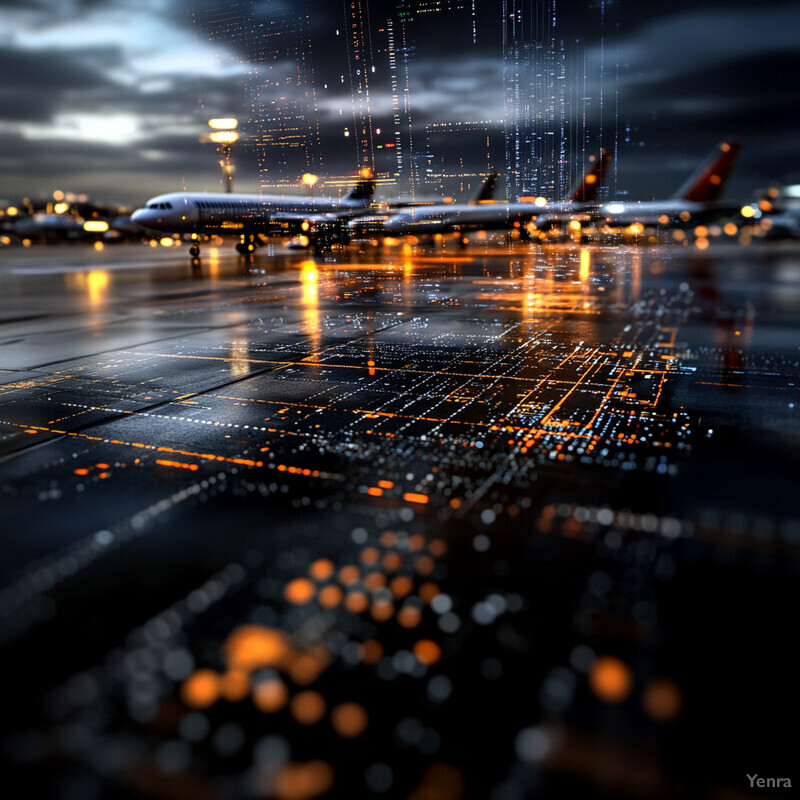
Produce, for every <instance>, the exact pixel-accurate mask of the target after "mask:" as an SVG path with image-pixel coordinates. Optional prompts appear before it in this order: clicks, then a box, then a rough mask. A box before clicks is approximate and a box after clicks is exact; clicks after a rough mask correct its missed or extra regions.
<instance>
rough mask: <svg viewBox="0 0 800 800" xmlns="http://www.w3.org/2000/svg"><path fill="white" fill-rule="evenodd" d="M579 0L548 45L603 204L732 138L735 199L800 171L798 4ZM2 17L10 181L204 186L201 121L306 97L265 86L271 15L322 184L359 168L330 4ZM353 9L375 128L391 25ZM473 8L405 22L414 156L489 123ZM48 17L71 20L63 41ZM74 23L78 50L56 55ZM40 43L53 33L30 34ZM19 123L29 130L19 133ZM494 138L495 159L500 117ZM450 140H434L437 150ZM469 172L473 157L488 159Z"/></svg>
mask: <svg viewBox="0 0 800 800" xmlns="http://www.w3.org/2000/svg"><path fill="white" fill-rule="evenodd" d="M531 2H532V3H533V2H534V0H531ZM579 5H580V8H578V7H577V5H569V6H568V5H567V4H565V3H563V2H561V3H559V4H558V14H557V27H556V32H557V33H556V35H557V38H560V39H563V40H564V46H565V57H566V62H567V81H568V85H569V87H570V88H569V93H570V100H571V105H570V106H569V108H568V115H569V124H568V126H567V128H568V130H570V131H572V132H573V133H572V134H571V136H570V148H571V149H570V153H569V157H570V164H571V167H570V168H571V169H572V170H573V171H579V170H580V169H582V166H583V164H582V161H583V158H584V155H585V154H586V153H587V152H591V151H593V150H596V149H597V148H599V147H600V145H601V144H602V145H605V146H614V147H615V148H616V150H617V153H618V159H617V163H616V164H615V165H614V166H613V169H612V177H611V181H610V184H611V192H612V193H613V192H615V191H627V192H629V196H632V197H649V196H653V195H663V194H669V193H671V191H672V190H673V189H675V188H676V186H677V185H679V184H680V183H681V182H682V181H683V179H684V178H685V177H686V175H687V174H688V173H690V172H691V171H692V170H693V169H694V168H695V167H696V165H697V163H698V162H699V161H700V160H701V159H702V158H704V157H705V156H706V155H707V153H708V152H709V151H710V150H711V148H712V147H714V146H715V144H716V143H717V142H718V141H719V140H721V139H722V138H723V137H725V136H731V135H736V136H738V137H739V138H741V139H742V140H743V142H744V144H745V148H744V150H743V153H742V157H741V162H740V164H739V165H738V166H737V169H736V171H735V173H734V182H733V185H732V186H731V190H732V191H734V190H736V191H742V192H746V191H747V190H748V187H750V188H752V187H753V186H755V185H757V184H758V185H761V184H763V183H764V182H765V181H768V180H772V179H774V178H775V177H776V176H777V177H781V176H782V175H786V174H789V172H791V170H793V169H794V167H793V166H791V167H789V166H787V165H793V164H794V162H795V161H798V160H799V159H798V149H799V148H798V142H797V137H796V136H795V131H796V127H797V120H796V119H795V117H796V113H795V112H794V109H796V108H797V107H798V103H799V101H800V91H799V90H798V88H797V87H796V85H795V76H796V75H797V74H798V67H800V42H798V40H797V37H796V33H795V31H796V30H797V29H798V27H800V8H798V6H797V4H796V2H789V1H788V0H787V2H779V1H776V0H770V2H769V3H768V4H767V5H763V6H759V7H758V8H753V6H752V3H751V2H749V0H748V1H747V2H744V0H699V1H696V2H695V1H692V0H674V2H670V3H669V4H650V3H642V2H633V0H621V1H619V2H614V0H605V2H603V3H602V4H601V3H600V2H599V0H593V2H587V3H584V4H579ZM0 7H2V8H3V9H4V10H5V9H7V11H4V13H5V14H6V15H7V17H6V18H7V19H8V20H9V24H8V25H7V26H6V27H7V28H8V30H9V31H10V34H8V35H7V36H6V39H5V40H4V47H3V49H2V50H0V75H1V76H3V77H2V78H0V135H2V136H3V146H4V148H5V149H4V151H3V156H2V163H3V164H4V174H5V175H10V176H11V179H12V180H13V185H14V187H21V184H22V182H23V180H24V177H25V175H26V174H28V175H29V176H30V177H31V180H32V181H33V180H45V179H46V177H47V171H48V170H49V171H50V179H51V181H56V182H58V183H63V180H62V176H68V175H80V174H82V175H83V180H84V181H86V182H88V183H91V182H94V183H95V185H96V186H98V187H100V186H102V187H105V188H104V191H105V190H106V189H108V190H109V191H110V190H111V189H113V187H115V186H116V187H120V186H123V187H125V189H120V190H119V191H128V190H131V191H138V190H139V189H138V187H140V186H142V185H143V184H144V182H145V180H146V179H147V180H152V181H153V189H154V191H153V192H147V190H146V189H143V192H144V194H153V193H155V190H162V189H168V188H172V187H174V186H176V185H178V186H179V185H181V183H182V181H183V180H184V179H186V180H188V181H189V182H191V183H192V184H193V185H195V186H196V185H197V183H200V182H202V181H203V180H208V181H211V182H212V184H214V183H216V182H217V180H218V176H217V174H216V159H215V157H214V153H213V150H212V149H211V148H209V146H207V145H200V144H199V143H198V142H197V139H198V135H199V132H200V131H201V130H202V129H203V128H204V126H205V120H206V119H207V118H208V117H209V116H215V115H219V114H222V115H228V114H235V115H237V116H239V117H240V119H242V120H243V121H244V120H247V119H248V118H250V117H251V116H253V111H252V105H251V104H252V103H255V104H256V110H255V116H258V114H260V113H263V109H269V108H271V107H272V106H271V105H270V104H274V102H275V99H276V97H277V98H286V100H285V102H290V101H291V100H292V99H295V100H298V101H301V102H302V100H303V98H304V97H305V93H306V92H307V91H309V87H308V86H307V85H304V84H302V83H296V84H287V83H285V82H282V83H280V85H279V86H276V85H275V81H273V82H272V83H270V76H273V77H274V76H278V77H279V74H280V73H282V72H284V70H282V69H281V68H280V64H279V63H278V62H270V65H271V66H272V70H269V69H268V66H269V65H266V64H265V63H263V61H262V62H261V63H259V59H260V56H259V48H260V47H262V46H263V43H264V41H265V40H264V36H263V34H264V32H265V30H270V25H274V24H277V23H278V21H279V20H280V18H281V16H282V15H283V14H285V13H287V12H288V13H290V14H297V13H301V12H303V11H304V10H305V9H307V10H308V14H309V28H308V31H307V33H305V34H303V37H306V38H303V37H301V39H300V40H298V41H301V43H303V42H305V44H304V45H303V50H302V52H303V57H304V59H305V63H306V65H307V66H308V67H309V68H310V69H313V75H314V80H315V87H316V105H317V109H318V111H317V114H316V117H315V118H314V119H315V121H316V123H318V125H319V129H320V139H321V146H322V150H323V155H324V167H325V171H326V172H327V173H328V174H335V173H338V174H341V173H344V172H347V171H349V170H351V169H352V168H353V167H354V165H355V163H356V159H357V153H356V145H355V141H354V138H353V137H350V138H349V139H345V138H344V137H343V128H344V127H345V126H347V125H350V126H351V127H352V123H353V114H352V97H351V94H350V88H351V87H350V77H349V70H348V66H347V52H346V47H345V45H346V37H345V34H346V33H347V28H346V22H345V10H346V9H345V5H344V4H343V3H341V2H338V0H337V1H336V2H330V0H291V2H289V0H252V2H251V0H227V1H226V2H222V0H194V2H190V1H184V0H141V1H139V0H109V2H100V0H71V1H70V0H58V2H56V0H50V1H49V2H44V0H30V2H27V3H25V4H24V6H23V4H20V3H19V2H13V0H12V1H9V0H0ZM367 7H368V9H369V13H370V17H371V22H372V28H373V37H372V47H373V63H374V65H375V67H376V71H375V73H373V74H370V76H369V77H370V109H371V113H372V119H373V123H374V125H375V127H381V128H384V129H389V127H390V125H391V122H392V91H391V85H390V76H389V72H388V66H387V56H386V53H385V48H386V46H387V39H386V20H387V19H389V18H390V17H391V18H394V19H395V20H396V10H397V9H396V4H395V3H394V2H392V1H391V0H369V3H368V4H367ZM476 8H477V17H476V18H475V19H474V20H473V18H472V17H471V16H470V15H469V14H468V13H461V12H449V13H442V14H420V15H417V17H416V18H415V19H414V21H413V22H412V23H410V24H409V25H408V26H407V28H406V33H407V34H408V36H409V37H410V38H409V41H408V45H409V47H411V48H413V50H412V51H410V52H411V67H410V88H411V102H412V118H413V123H414V136H415V139H414V141H415V149H417V150H419V151H422V150H423V149H424V148H425V147H426V137H425V126H426V125H428V124H430V123H433V122H448V121H458V120H465V121H468V120H485V119H500V118H502V116H503V114H504V102H503V80H502V77H503V54H502V27H503V26H502V23H503V20H502V15H501V8H502V4H501V2H500V0H479V2H478V3H477V6H476ZM43 9H44V10H46V11H47V13H42V10H43ZM112 11H113V12H115V13H117V15H118V17H117V19H121V20H123V21H124V20H126V19H130V20H131V25H130V29H129V30H128V31H124V30H111V29H109V28H108V25H109V22H108V20H109V16H108V15H109V13H110V12H112ZM134 20H136V21H138V23H140V24H139V25H138V26H137V25H135V24H134ZM56 22H58V23H72V27H71V28H70V29H69V30H67V29H66V28H65V29H64V30H65V31H67V32H65V33H64V34H63V37H62V38H58V37H59V30H60V28H59V27H58V25H57V24H56ZM76 22H80V23H81V26H82V28H81V29H80V30H81V33H83V34H86V41H85V42H83V41H82V42H81V43H77V42H75V41H71V37H73V36H74V31H75V30H76V28H75V24H74V23H76ZM145 23H146V24H145ZM473 23H474V26H473ZM103 25H105V26H106V28H105V29H104V28H103V27H102V26H103ZM259 26H264V28H263V29H262V28H261V27H259ZM337 29H338V30H339V32H340V35H339V36H336V35H335V34H336V30H337ZM70 31H72V32H70ZM45 34H46V35H47V36H49V38H47V39H44V38H41V37H42V36H44V35H45ZM89 34H92V35H91V36H90V35H89ZM601 43H602V49H601ZM193 48H194V49H193ZM601 53H602V60H603V65H602V68H603V70H604V72H603V73H602V80H601ZM617 56H619V63H617V61H616V59H617ZM341 75H344V76H345V81H344V82H342V81H341V80H340V76H341ZM326 86H327V88H326ZM601 92H602V95H603V97H604V106H603V109H602V111H601V108H600V102H599V98H600V95H601ZM584 97H585V98H587V99H585V100H584V99H583V98H584ZM66 111H71V112H73V113H83V114H92V113H93V114H103V115H108V116H109V117H113V116H115V115H129V116H130V117H131V118H135V119H136V120H137V127H138V131H139V135H137V136H133V137H129V138H128V139H127V140H122V139H121V140H120V141H119V142H117V143H114V142H106V143H102V142H101V143H98V142H97V141H94V142H86V143H83V144H82V143H80V142H78V141H74V140H71V141H67V140H66V139H69V137H66V139H64V137H59V136H58V135H57V132H53V134H52V136H49V137H48V135H46V132H45V133H43V130H44V127H45V126H46V123H48V121H53V120H57V119H60V118H61V117H59V115H62V116H63V114H64V113H65V112H66ZM616 111H618V116H616V115H615V112H616ZM340 112H341V113H340ZM601 114H602V119H601ZM31 126H34V127H35V126H38V128H36V132H35V136H34V134H33V133H32V132H31V131H32V130H33V128H32V127H31ZM583 126H585V127H583ZM490 127H491V126H490ZM242 133H243V137H244V138H243V141H242V142H241V143H240V144H239V145H238V154H237V157H238V159H239V162H240V167H239V175H238V176H237V179H238V180H239V181H240V185H244V184H246V183H247V181H252V185H253V186H256V185H257V165H256V164H255V147H254V145H253V142H252V139H248V136H253V135H254V134H255V133H256V130H255V128H253V129H252V130H251V129H248V127H247V125H244V126H243V130H242ZM490 133H491V135H492V136H494V137H495V138H497V139H498V140H499V141H501V145H500V149H501V150H502V135H501V133H502V123H497V124H495V125H494V127H493V128H491V131H490ZM73 138H74V137H73ZM446 142H447V140H446V139H443V138H441V137H440V138H439V139H437V140H436V146H437V147H445V146H446ZM459 146H460V145H459ZM37 154H38V155H37ZM456 155H458V156H459V157H463V158H464V162H465V168H466V169H474V170H476V169H480V168H481V164H480V163H478V162H477V161H476V162H475V163H474V164H473V163H471V162H470V159H471V158H473V156H474V154H473V153H472V152H469V151H465V152H463V153H457V154H456ZM480 158H483V159H484V161H485V154H484V155H482V156H480ZM502 160H503V159H502V155H501V157H500V158H499V161H501V162H502ZM43 164H46V169H44V168H43V167H42V165H43ZM77 165H79V167H78V166H77ZM483 167H484V168H485V164H483ZM6 168H8V169H6ZM9 169H10V171H9ZM26 170H27V173H26ZM195 179H196V181H195ZM165 184H167V185H165ZM131 187H134V188H131ZM200 188H202V187H200ZM8 191H9V190H8V189H7V188H5V193H8ZM20 191H26V189H25V188H22V187H21V188H20ZM400 191H403V190H400ZM108 199H114V196H113V195H112V196H110V197H109V198H108Z"/></svg>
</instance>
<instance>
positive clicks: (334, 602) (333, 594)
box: [317, 586, 343, 608]
mask: <svg viewBox="0 0 800 800" xmlns="http://www.w3.org/2000/svg"><path fill="white" fill-rule="evenodd" d="M342 595H343V592H342V590H341V589H340V588H339V587H338V586H325V587H324V588H323V589H321V590H320V593H319V595H318V596H317V601H318V602H319V604H320V605H321V606H322V607H323V608H335V607H336V606H338V605H339V603H341V602H342Z"/></svg>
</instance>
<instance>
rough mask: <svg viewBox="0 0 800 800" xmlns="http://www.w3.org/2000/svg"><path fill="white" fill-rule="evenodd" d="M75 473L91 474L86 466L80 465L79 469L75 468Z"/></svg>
mask: <svg viewBox="0 0 800 800" xmlns="http://www.w3.org/2000/svg"><path fill="white" fill-rule="evenodd" d="M75 474H76V475H88V474H89V470H88V469H86V467H80V468H79V469H76V470H75Z"/></svg>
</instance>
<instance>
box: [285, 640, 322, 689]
mask: <svg viewBox="0 0 800 800" xmlns="http://www.w3.org/2000/svg"><path fill="white" fill-rule="evenodd" d="M330 662H331V659H330V656H329V655H328V653H327V651H326V650H325V649H324V648H322V647H314V648H312V649H311V650H309V651H308V652H307V653H303V654H302V655H299V656H298V657H297V658H295V659H294V660H293V661H292V662H291V664H289V667H288V670H287V672H288V673H289V677H290V678H291V679H292V680H293V681H294V682H295V683H296V684H297V685H298V686H309V685H310V684H312V683H314V681H315V680H316V679H317V678H319V676H320V675H321V674H322V673H323V672H324V671H325V670H326V669H327V667H328V664H330Z"/></svg>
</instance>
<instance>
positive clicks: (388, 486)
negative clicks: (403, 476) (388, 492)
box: [378, 481, 394, 537]
mask: <svg viewBox="0 0 800 800" xmlns="http://www.w3.org/2000/svg"><path fill="white" fill-rule="evenodd" d="M378 486H380V487H381V489H393V488H394V482H393V481H378ZM386 533H388V534H391V535H392V537H393V536H394V534H393V533H392V532H391V531H386Z"/></svg>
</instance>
